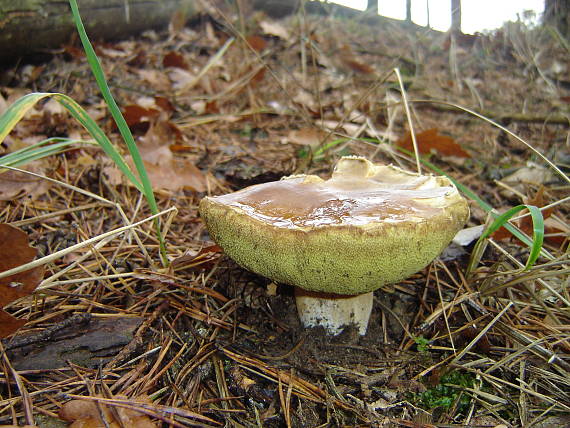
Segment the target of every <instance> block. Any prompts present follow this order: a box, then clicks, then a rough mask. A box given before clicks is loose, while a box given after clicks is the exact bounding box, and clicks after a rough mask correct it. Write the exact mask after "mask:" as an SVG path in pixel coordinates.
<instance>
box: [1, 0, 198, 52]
mask: <svg viewBox="0 0 570 428" xmlns="http://www.w3.org/2000/svg"><path fill="white" fill-rule="evenodd" d="M78 4H79V11H80V13H81V17H82V19H83V22H84V24H85V28H86V29H87V33H88V34H89V37H90V38H91V40H99V39H105V40H113V39H121V38H126V37H128V36H131V35H133V34H137V33H140V32H142V31H145V30H149V29H154V28H157V29H158V28H165V27H166V26H167V25H168V23H169V22H170V19H171V17H172V16H173V14H174V13H175V12H177V11H182V12H185V13H186V15H187V16H189V15H191V14H192V13H193V10H194V4H195V2H194V0H79V1H78ZM75 34H76V29H75V25H74V23H73V19H72V15H71V8H70V7H69V4H68V2H67V1H62V0H1V1H0V58H1V59H4V60H5V59H8V58H15V57H20V56H25V55H29V54H31V53H41V52H44V53H45V52H48V51H49V50H51V49H54V48H57V47H59V46H61V45H62V44H64V43H67V42H69V40H70V38H71V37H72V35H75Z"/></svg>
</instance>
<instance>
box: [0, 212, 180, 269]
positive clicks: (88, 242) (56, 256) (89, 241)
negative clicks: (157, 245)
mask: <svg viewBox="0 0 570 428" xmlns="http://www.w3.org/2000/svg"><path fill="white" fill-rule="evenodd" d="M175 209H176V208H175V207H171V208H169V209H167V210H165V211H161V212H159V213H158V214H155V215H152V216H150V217H147V218H145V219H143V220H141V221H138V222H136V223H133V224H131V225H128V226H123V227H120V228H118V229H115V230H111V231H109V232H105V233H103V234H101V235H98V236H95V237H93V238H90V239H87V240H86V241H83V242H80V243H78V244H75V245H72V246H71V247H68V248H64V249H63V250H59V251H56V252H55V253H53V254H49V255H47V256H45V257H42V258H41V259H38V260H34V261H33V262H30V263H26V264H23V265H20V266H17V267H15V268H12V269H8V270H5V271H4V272H0V279H1V278H6V277H7V276H10V275H14V274H17V273H20V272H24V271H27V270H30V269H34V268H35V267H37V266H42V265H45V264H47V263H49V262H51V261H53V260H56V259H59V258H60V257H63V256H65V255H66V254H69V253H72V252H74V251H75V250H78V249H80V248H83V247H86V246H87V245H91V244H93V243H95V242H97V241H100V240H102V239H105V238H107V237H110V236H114V235H118V234H120V233H123V232H125V231H127V230H130V229H132V228H134V227H137V226H140V225H141V224H143V223H146V222H147V221H149V220H154V219H155V218H158V217H160V216H162V215H164V214H167V213H169V212H171V211H173V210H175Z"/></svg>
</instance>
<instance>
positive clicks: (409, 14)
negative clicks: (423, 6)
mask: <svg viewBox="0 0 570 428" xmlns="http://www.w3.org/2000/svg"><path fill="white" fill-rule="evenodd" d="M406 22H412V0H406Z"/></svg>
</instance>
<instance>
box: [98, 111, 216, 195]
mask: <svg viewBox="0 0 570 428" xmlns="http://www.w3.org/2000/svg"><path fill="white" fill-rule="evenodd" d="M180 136H181V134H180V130H178V128H177V127H176V126H175V125H174V124H172V123H170V122H168V121H159V122H156V123H153V124H152V125H151V127H150V129H149V130H148V132H147V133H146V135H144V136H143V137H140V138H139V140H138V141H139V144H138V148H139V152H140V154H141V157H142V159H143V161H144V165H145V168H146V172H147V174H148V177H149V179H150V182H151V183H152V186H153V187H154V188H157V189H164V190H172V191H178V190H182V189H190V190H194V191H196V192H204V191H205V190H206V177H205V176H204V174H203V173H202V171H200V169H198V168H197V167H196V166H195V165H194V164H193V163H192V162H191V161H190V160H189V159H184V158H182V159H177V158H174V155H173V153H172V151H171V150H170V145H171V144H170V143H171V142H174V141H176V139H177V138H180ZM175 147H176V145H175ZM125 161H126V162H127V163H128V164H129V166H130V167H131V169H134V164H133V161H132V158H131V157H130V156H125ZM104 172H105V173H106V174H107V175H108V176H109V179H110V181H111V183H113V184H119V183H122V182H123V179H124V177H123V176H122V174H120V173H119V172H118V169H116V168H115V167H110V168H105V169H104Z"/></svg>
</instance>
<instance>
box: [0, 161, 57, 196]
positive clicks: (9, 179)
mask: <svg viewBox="0 0 570 428" xmlns="http://www.w3.org/2000/svg"><path fill="white" fill-rule="evenodd" d="M36 164H37V163H36V162H34V163H30V164H29V165H28V167H27V169H28V170H30V171H33V172H35V173H41V172H42V169H41V168H40V167H38V166H36ZM47 188H48V182H47V181H46V180H42V179H41V178H38V177H34V176H33V175H30V174H26V173H24V172H18V171H5V172H2V173H0V201H11V200H14V199H17V198H20V197H22V196H28V197H29V198H30V199H35V198H36V197H38V196H39V195H42V194H44V193H45V192H46V190H47Z"/></svg>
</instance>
